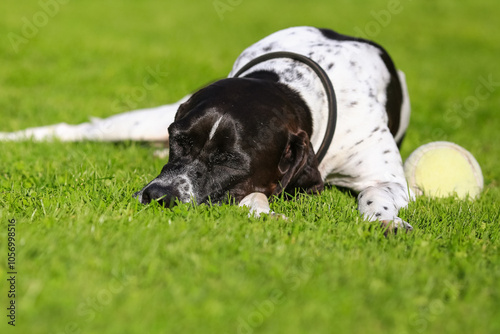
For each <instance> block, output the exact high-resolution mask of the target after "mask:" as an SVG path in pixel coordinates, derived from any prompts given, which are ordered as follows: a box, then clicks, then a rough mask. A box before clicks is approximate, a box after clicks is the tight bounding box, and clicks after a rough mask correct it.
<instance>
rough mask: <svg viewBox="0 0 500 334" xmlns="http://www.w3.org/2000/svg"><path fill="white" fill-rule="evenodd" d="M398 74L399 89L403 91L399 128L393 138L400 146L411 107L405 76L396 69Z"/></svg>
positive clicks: (408, 121)
mask: <svg viewBox="0 0 500 334" xmlns="http://www.w3.org/2000/svg"><path fill="white" fill-rule="evenodd" d="M398 76H399V82H400V83H401V90H402V91H403V103H402V105H401V113H400V117H399V129H398V132H397V133H396V135H395V136H394V139H395V140H396V143H398V146H400V145H401V142H402V141H403V138H404V136H405V133H406V129H407V128H408V125H409V124H410V114H411V107H410V95H409V94H408V86H407V85H406V76H405V74H404V73H403V72H402V71H399V70H398Z"/></svg>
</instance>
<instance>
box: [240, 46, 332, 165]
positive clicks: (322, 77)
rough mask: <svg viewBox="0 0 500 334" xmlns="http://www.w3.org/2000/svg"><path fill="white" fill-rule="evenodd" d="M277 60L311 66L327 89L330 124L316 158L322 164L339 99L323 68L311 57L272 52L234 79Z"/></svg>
mask: <svg viewBox="0 0 500 334" xmlns="http://www.w3.org/2000/svg"><path fill="white" fill-rule="evenodd" d="M276 58H290V59H293V60H296V61H300V62H301V63H303V64H305V65H307V66H309V67H310V68H311V69H312V70H313V71H314V73H316V75H317V76H318V77H319V79H320V80H321V83H322V84H323V88H324V89H325V93H326V97H327V100H328V124H327V127H326V132H325V137H324V138H323V142H322V143H321V146H320V147H319V149H318V152H316V158H317V159H318V163H321V161H322V160H323V158H324V157H325V155H326V152H327V151H328V148H329V147H330V143H331V142H332V139H333V134H334V133H335V127H336V125H337V99H336V97H335V90H334V89H333V85H332V82H331V81H330V78H329V77H328V74H326V72H325V70H323V68H321V66H319V65H318V63H316V62H315V61H314V60H312V59H311V58H309V57H306V56H303V55H301V54H298V53H294V52H288V51H279V52H271V53H266V54H264V55H262V56H260V57H257V58H255V59H253V60H252V61H250V62H249V63H247V64H246V65H245V66H243V67H242V68H241V69H240V70H239V71H238V72H236V74H235V75H234V77H239V76H240V75H241V74H243V73H244V72H246V71H248V70H249V69H250V68H252V67H253V66H255V65H257V64H259V63H262V62H265V61H267V60H271V59H276Z"/></svg>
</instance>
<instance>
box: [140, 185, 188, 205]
mask: <svg viewBox="0 0 500 334" xmlns="http://www.w3.org/2000/svg"><path fill="white" fill-rule="evenodd" d="M178 197H179V196H178V194H177V193H176V191H175V189H173V188H172V187H162V186H159V185H157V184H152V185H150V186H149V187H147V188H146V189H144V191H143V192H142V204H148V203H150V202H151V201H158V203H160V204H161V205H163V206H164V207H167V208H171V207H173V206H175V200H176V199H177V198H178Z"/></svg>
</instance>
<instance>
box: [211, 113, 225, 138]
mask: <svg viewBox="0 0 500 334" xmlns="http://www.w3.org/2000/svg"><path fill="white" fill-rule="evenodd" d="M221 120H222V116H220V117H219V119H218V120H216V121H215V123H214V125H213V126H212V130H210V135H209V136H208V139H209V140H211V139H212V138H213V137H214V135H215V131H217V128H218V127H219V124H220V121H221Z"/></svg>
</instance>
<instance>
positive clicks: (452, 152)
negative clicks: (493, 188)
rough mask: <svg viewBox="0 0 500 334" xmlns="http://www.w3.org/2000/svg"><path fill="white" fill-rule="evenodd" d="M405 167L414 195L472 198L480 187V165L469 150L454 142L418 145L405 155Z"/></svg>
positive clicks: (481, 178)
mask: <svg viewBox="0 0 500 334" xmlns="http://www.w3.org/2000/svg"><path fill="white" fill-rule="evenodd" d="M404 170H405V176H406V179H407V181H408V185H409V187H410V188H411V189H412V190H413V191H414V192H415V194H416V195H422V194H424V195H427V196H431V197H448V196H453V195H456V196H457V197H459V198H466V197H467V195H469V196H470V198H475V197H477V196H479V194H480V193H481V191H482V190H483V182H484V181H483V174H482V172H481V167H479V164H478V163H477V161H476V159H475V158H474V156H473V155H472V154H471V153H470V152H469V151H467V150H466V149H464V148H463V147H461V146H459V145H457V144H454V143H450V142H445V141H439V142H432V143H429V144H426V145H423V146H420V147H419V148H417V149H416V150H415V151H413V153H412V154H411V155H410V156H409V157H408V159H407V160H406V162H405V165H404Z"/></svg>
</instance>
